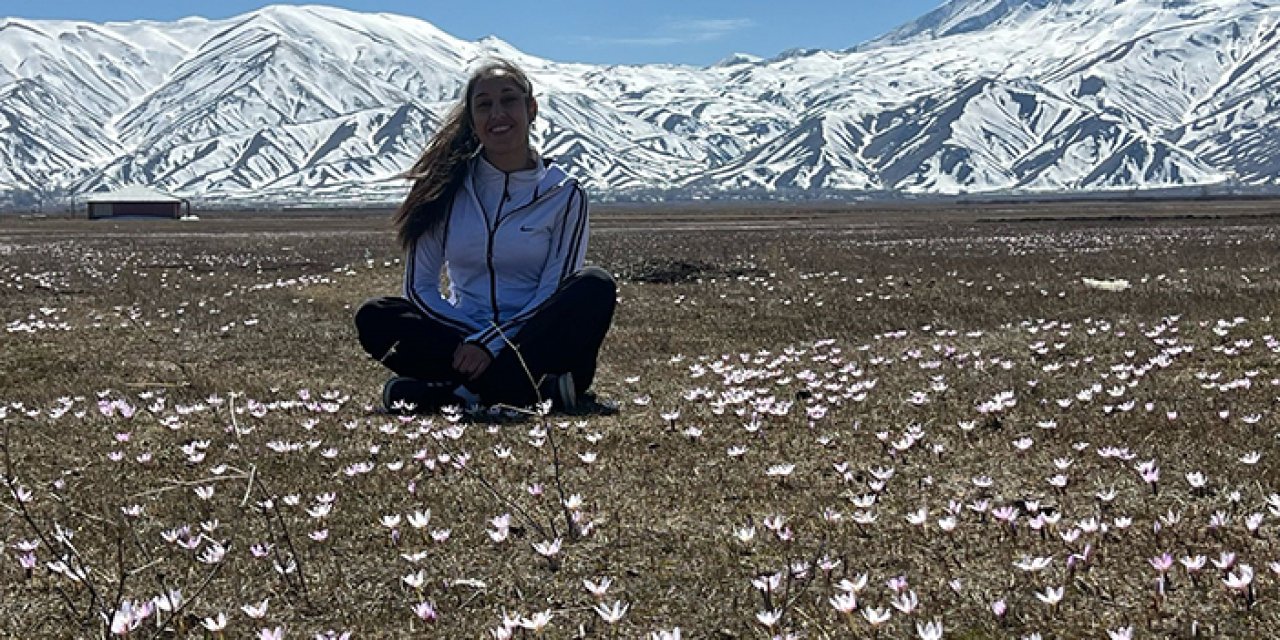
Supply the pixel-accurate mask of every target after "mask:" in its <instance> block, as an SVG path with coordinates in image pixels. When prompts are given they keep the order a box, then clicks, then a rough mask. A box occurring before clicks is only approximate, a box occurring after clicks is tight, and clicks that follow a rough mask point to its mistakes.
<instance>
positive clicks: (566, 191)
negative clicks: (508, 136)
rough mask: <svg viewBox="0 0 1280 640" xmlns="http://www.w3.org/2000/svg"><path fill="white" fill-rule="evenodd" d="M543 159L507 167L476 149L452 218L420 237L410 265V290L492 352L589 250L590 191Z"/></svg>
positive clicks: (420, 303) (426, 308)
mask: <svg viewBox="0 0 1280 640" xmlns="http://www.w3.org/2000/svg"><path fill="white" fill-rule="evenodd" d="M536 164H537V167H536V168H534V169H529V170H525V171H515V172H511V173H506V172H503V171H501V170H499V169H497V168H495V167H494V166H492V165H490V164H489V163H488V162H487V161H486V160H484V158H483V156H479V155H477V156H476V158H474V159H472V160H471V162H470V165H469V167H468V171H467V178H466V180H464V183H463V185H462V187H461V188H460V189H458V191H457V193H456V194H455V196H454V198H453V203H452V205H451V207H450V210H449V215H448V217H447V218H446V220H445V223H444V224H443V225H441V227H439V228H438V229H437V230H436V231H434V232H428V233H426V234H423V235H422V236H421V237H420V238H418V240H417V242H416V243H415V244H414V246H413V248H412V249H411V250H410V251H409V255H408V259H407V264H406V265H405V283H404V295H405V297H406V298H408V299H409V300H412V301H413V303H414V305H415V306H417V307H418V308H419V309H421V310H422V312H423V313H425V314H426V315H427V316H429V317H431V318H434V319H435V320H437V321H440V322H442V323H444V324H446V325H448V326H451V327H454V328H456V329H458V330H459V331H461V332H462V333H463V334H465V335H466V338H465V340H466V342H470V343H475V344H479V345H481V346H483V347H485V348H486V349H488V350H489V353H490V354H491V355H494V356H496V355H497V354H498V353H499V352H500V351H501V350H502V349H503V348H504V347H505V346H506V340H507V339H514V337H515V335H516V333H518V332H519V330H520V327H521V326H523V325H524V323H525V321H527V320H528V319H529V318H530V317H531V316H532V315H533V314H534V313H535V312H536V311H537V310H538V309H539V307H540V305H542V304H543V303H545V302H546V301H547V299H548V298H550V297H551V294H552V293H554V292H555V291H556V289H557V288H558V287H559V286H560V283H561V282H563V281H564V280H565V279H566V278H568V277H569V276H570V275H572V274H574V273H575V272H577V271H579V270H581V269H582V266H583V258H584V256H586V253H587V235H588V232H589V230H588V211H587V207H588V205H587V198H586V194H585V193H584V192H583V190H582V188H581V187H580V186H579V185H578V182H577V181H576V180H574V179H573V178H572V177H570V176H569V175H568V174H567V173H565V172H564V170H562V169H560V168H559V167H557V166H556V165H554V164H551V163H543V162H542V160H541V159H538V160H537V161H536ZM442 267H443V268H444V269H445V272H446V274H447V276H448V296H447V297H444V296H443V295H442V293H441V291H440V284H441V280H440V271H441V268H442Z"/></svg>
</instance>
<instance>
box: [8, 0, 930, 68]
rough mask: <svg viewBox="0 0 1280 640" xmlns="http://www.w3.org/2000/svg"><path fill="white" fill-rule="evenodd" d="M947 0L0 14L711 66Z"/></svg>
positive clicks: (92, 4)
mask: <svg viewBox="0 0 1280 640" xmlns="http://www.w3.org/2000/svg"><path fill="white" fill-rule="evenodd" d="M943 1H944V0H791V1H788V0H767V1H758V0H631V1H628V0H516V1H512V0H448V1H439V0H416V1H415V0H333V1H331V2H321V3H316V2H311V3H302V2H268V1H265V0H115V1H113V0H106V1H104V0H0V16H7V17H22V18H59V19H74V20H88V21H92V22H107V21H115V20H137V19H149V20H161V21H169V20H176V19H178V18H182V17H186V16H192V15H199V16H204V17H207V18H226V17H229V16H233V15H237V14H240V13H245V12H248V11H252V10H254V9H257V8H260V7H262V6H265V5H268V4H328V5H333V6H341V7H345V8H348V9H353V10H357V11H370V12H388V13H399V14H404V15H411V16H415V17H418V18H422V19H424V20H426V21H428V22H431V23H432V24H434V25H436V26H437V27H439V28H441V29H443V30H444V31H446V32H448V33H450V34H452V35H454V36H456V37H459V38H464V39H467V40H475V39H478V38H481V37H483V36H486V35H490V34H492V35H496V36H498V37H499V38H502V39H503V40H506V41H507V42H510V43H511V44H513V45H515V47H516V48H517V49H520V50H522V51H525V52H526V53H530V54H533V55H537V56H541V57H544V58H550V59H552V60H558V61H562V62H590V63H595V64H643V63H654V62H668V63H678V64H693V65H699V66H701V65H707V64H712V63H714V62H716V61H717V60H720V59H722V58H724V57H725V56H727V55H729V54H731V53H735V52H742V53H750V54H754V55H758V56H762V57H772V56H775V55H777V54H779V53H781V52H783V51H785V50H787V49H791V48H795V47H804V48H817V49H846V48H848V47H851V46H854V45H857V44H859V43H861V42H864V41H866V40H869V39H871V38H874V37H875V36H878V35H880V34H882V33H884V32H886V31H888V30H890V29H892V28H893V27H896V26H898V25H900V24H902V23H904V22H907V21H909V20H912V19H914V18H916V17H919V16H920V15H923V14H924V13H926V12H927V11H929V10H931V9H933V8H935V7H937V6H940V5H941V4H943Z"/></svg>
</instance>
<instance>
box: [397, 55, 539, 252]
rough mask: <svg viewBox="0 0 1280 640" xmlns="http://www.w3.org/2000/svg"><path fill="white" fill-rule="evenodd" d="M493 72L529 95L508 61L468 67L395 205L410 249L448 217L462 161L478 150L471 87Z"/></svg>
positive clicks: (520, 75) (460, 177)
mask: <svg viewBox="0 0 1280 640" xmlns="http://www.w3.org/2000/svg"><path fill="white" fill-rule="evenodd" d="M495 77H504V78H510V79H511V80H513V81H514V82H515V83H516V84H517V85H519V86H520V88H521V89H523V90H524V93H525V96H526V99H528V97H529V96H532V95H533V85H532V83H530V82H529V76H527V75H526V74H525V72H524V71H523V70H521V69H520V67H517V66H516V65H515V63H513V62H511V61H509V60H503V59H501V58H495V59H493V60H490V61H487V62H485V63H484V64H483V65H481V66H480V67H479V68H478V69H476V70H475V71H474V72H472V74H471V77H470V78H469V79H468V80H467V86H466V87H464V88H463V90H462V97H461V99H460V100H459V101H458V104H456V105H454V106H453V108H452V109H450V110H449V113H448V114H447V115H446V116H445V119H444V123H442V124H441V125H440V128H439V129H438V130H436V132H435V134H434V135H433V136H432V137H431V141H430V142H429V143H427V148H426V149H425V150H424V151H423V152H422V155H421V156H419V157H418V161H417V162H414V163H413V168H411V169H409V171H407V172H406V173H405V174H404V177H405V178H407V179H410V180H413V186H412V187H410V189H409V195H408V197H406V198H405V199H404V202H402V203H400V208H399V209H396V213H395V216H394V217H393V218H392V224H393V225H395V227H396V239H397V240H398V241H399V242H400V245H401V246H403V247H404V248H405V249H410V248H412V247H413V243H415V242H417V241H418V238H420V237H422V235H423V234H431V233H435V232H436V231H437V230H439V229H440V227H441V226H442V225H443V223H444V221H445V219H446V218H448V216H449V205H450V204H451V203H452V202H453V196H454V194H456V193H457V192H458V188H459V187H460V186H462V181H463V179H464V178H465V177H466V173H467V162H468V161H470V160H471V158H472V157H474V156H475V155H476V153H477V152H479V150H480V141H479V139H478V138H477V137H476V134H475V131H474V130H473V129H472V123H471V91H472V89H474V88H475V86H476V83H477V82H480V81H481V80H486V79H489V78H495Z"/></svg>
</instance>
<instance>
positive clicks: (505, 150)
mask: <svg viewBox="0 0 1280 640" xmlns="http://www.w3.org/2000/svg"><path fill="white" fill-rule="evenodd" d="M537 112H538V104H537V102H535V101H534V99H533V96H531V95H529V94H528V93H526V92H525V91H524V89H522V88H521V87H520V85H519V83H517V82H516V81H515V80H514V79H513V78H511V76H508V75H497V76H493V77H489V78H485V79H482V80H480V81H478V82H476V84H475V86H474V87H472V89H471V126H472V129H473V130H474V131H475V133H476V136H477V137H478V138H479V139H480V144H481V145H483V146H484V148H485V151H486V153H488V154H491V155H496V156H508V155H510V156H515V155H519V156H521V158H523V156H524V155H526V154H527V153H528V150H529V125H530V123H531V122H532V121H533V117H534V115H535V114H537Z"/></svg>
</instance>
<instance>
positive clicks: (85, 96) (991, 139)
mask: <svg viewBox="0 0 1280 640" xmlns="http://www.w3.org/2000/svg"><path fill="white" fill-rule="evenodd" d="M1278 22H1280V0H1266V1H1262V0H1196V1H1190V0H953V1H952V2H949V3H947V4H945V5H943V6H941V7H939V8H938V9H936V10H935V11H933V12H930V13H928V14H926V15H924V16H922V17H920V18H919V19H917V20H915V21H913V22H911V23H908V24H906V25H903V26H902V27H900V28H898V29H896V30H894V31H892V32H890V33H888V34H885V35H884V36H882V37H880V38H878V39H875V40H873V41H871V42H867V43H864V44H862V45H860V46H857V47H854V48H851V49H848V50H845V51H823V50H797V51H789V52H786V53H783V54H782V55H779V56H777V57H775V58H772V59H759V58H755V57H752V56H745V55H736V56H730V57H728V58H726V59H725V60H724V61H722V62H721V63H718V64H716V65H712V66H710V67H706V68H697V67H690V66H676V65H645V66H596V65H587V64H568V63H559V62H555V61H551V60H546V59H542V58H538V57H534V56H530V55H527V54H524V53H522V52H520V51H517V50H515V49H514V48H513V47H511V46H510V45H508V44H507V43H505V42H502V41H501V40H498V39H495V38H486V39H483V40H480V41H477V42H469V41H464V40H460V39H457V38H454V37H452V36H450V35H448V34H447V33H444V32H442V31H440V30H439V29H437V28H435V27H434V26H432V25H431V24H429V23H427V22H424V21H421V20H418V19H414V18H409V17H404V16H397V15H390V14H362V13H354V12H350V11H345V10H341V9H335V8H330V7H319V6H303V7H297V6H274V7H268V8H264V9H261V10H259V11H255V12H253V13H249V14H245V15H242V16H238V17H235V18H230V19H226V20H216V21H211V20H203V19H199V18H190V19H186V20H182V21H179V22H173V23H156V22H132V23H108V24H92V23H84V22H68V21H37V20H24V19H18V18H5V19H0V203H7V204H8V205H9V206H21V205H23V204H24V203H25V204H27V205H29V204H31V203H32V202H37V203H39V202H57V201H65V200H66V199H68V198H72V197H75V196H77V195H79V194H84V193H87V192H91V191H97V190H107V189H113V188H117V187H119V186H123V185H127V184H145V185H150V186H154V187H156V188H159V189H162V190H165V191H169V192H172V193H174V194H177V195H181V196H185V197H189V198H192V199H196V200H199V201H201V202H208V203H231V204H234V203H261V204H268V203H270V204H286V205H287V204H323V203H341V204H351V203H385V202H391V201H394V200H396V199H398V198H400V197H401V196H402V194H403V193H404V189H405V186H406V185H405V182H404V181H403V180H401V179H399V178H398V177H397V176H398V174H400V173H401V172H402V171H404V170H405V169H407V168H408V167H409V166H410V165H411V164H412V163H413V160H414V159H415V158H416V157H417V155H418V153H419V152H420V151H421V150H422V148H423V147H424V146H425V144H426V141H427V139H428V137H429V136H430V134H431V132H432V131H434V129H435V128H436V127H437V126H438V123H439V122H440V121H441V118H442V117H443V116H444V114H445V112H446V111H447V110H448V109H449V108H450V107H451V106H452V105H453V104H454V103H455V101H456V100H457V94H458V91H459V89H460V88H461V84H462V82H463V81H464V80H465V76H466V73H467V70H468V69H469V68H470V66H471V65H473V64H474V63H475V62H476V61H477V60H479V59H482V58H484V57H486V56H502V57H506V58H509V59H512V60H514V61H516V62H517V63H518V64H520V65H521V66H523V67H524V68H525V69H526V70H527V71H528V72H529V73H530V75H531V77H532V78H533V79H534V82H535V88H536V92H537V94H538V99H539V103H540V105H541V110H540V114H539V119H538V123H537V130H536V132H535V135H536V137H537V138H538V145H539V147H540V148H541V149H542V150H543V153H544V154H545V155H547V156H551V157H554V158H556V159H557V160H558V161H559V162H561V163H562V164H565V165H568V167H569V168H570V170H571V171H573V172H574V173H576V174H577V175H578V176H580V177H581V178H582V180H583V181H584V183H585V184H586V185H587V186H588V188H589V189H591V190H592V191H593V192H595V193H596V194H597V195H598V196H599V197H602V198H611V197H612V198H624V199H625V198H653V197H667V198H683V197H782V198H785V197H824V196H844V197H856V196H867V195H869V196H889V195H894V194H958V193H1009V192H1058V191H1079V190H1102V189H1122V190H1131V189H1151V188H1162V187H1180V186H1192V187H1198V188H1203V189H1233V190H1237V189H1245V190H1248V189H1264V190H1265V189H1269V188H1274V187H1277V186H1280V153H1278V152H1280V126H1277V125H1280V123H1278V122H1277V120H1278V119H1280V85H1277V83H1276V80H1275V79H1276V78H1278V77H1280V32H1278V31H1277V29H1276V26H1277V23H1278Z"/></svg>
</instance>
